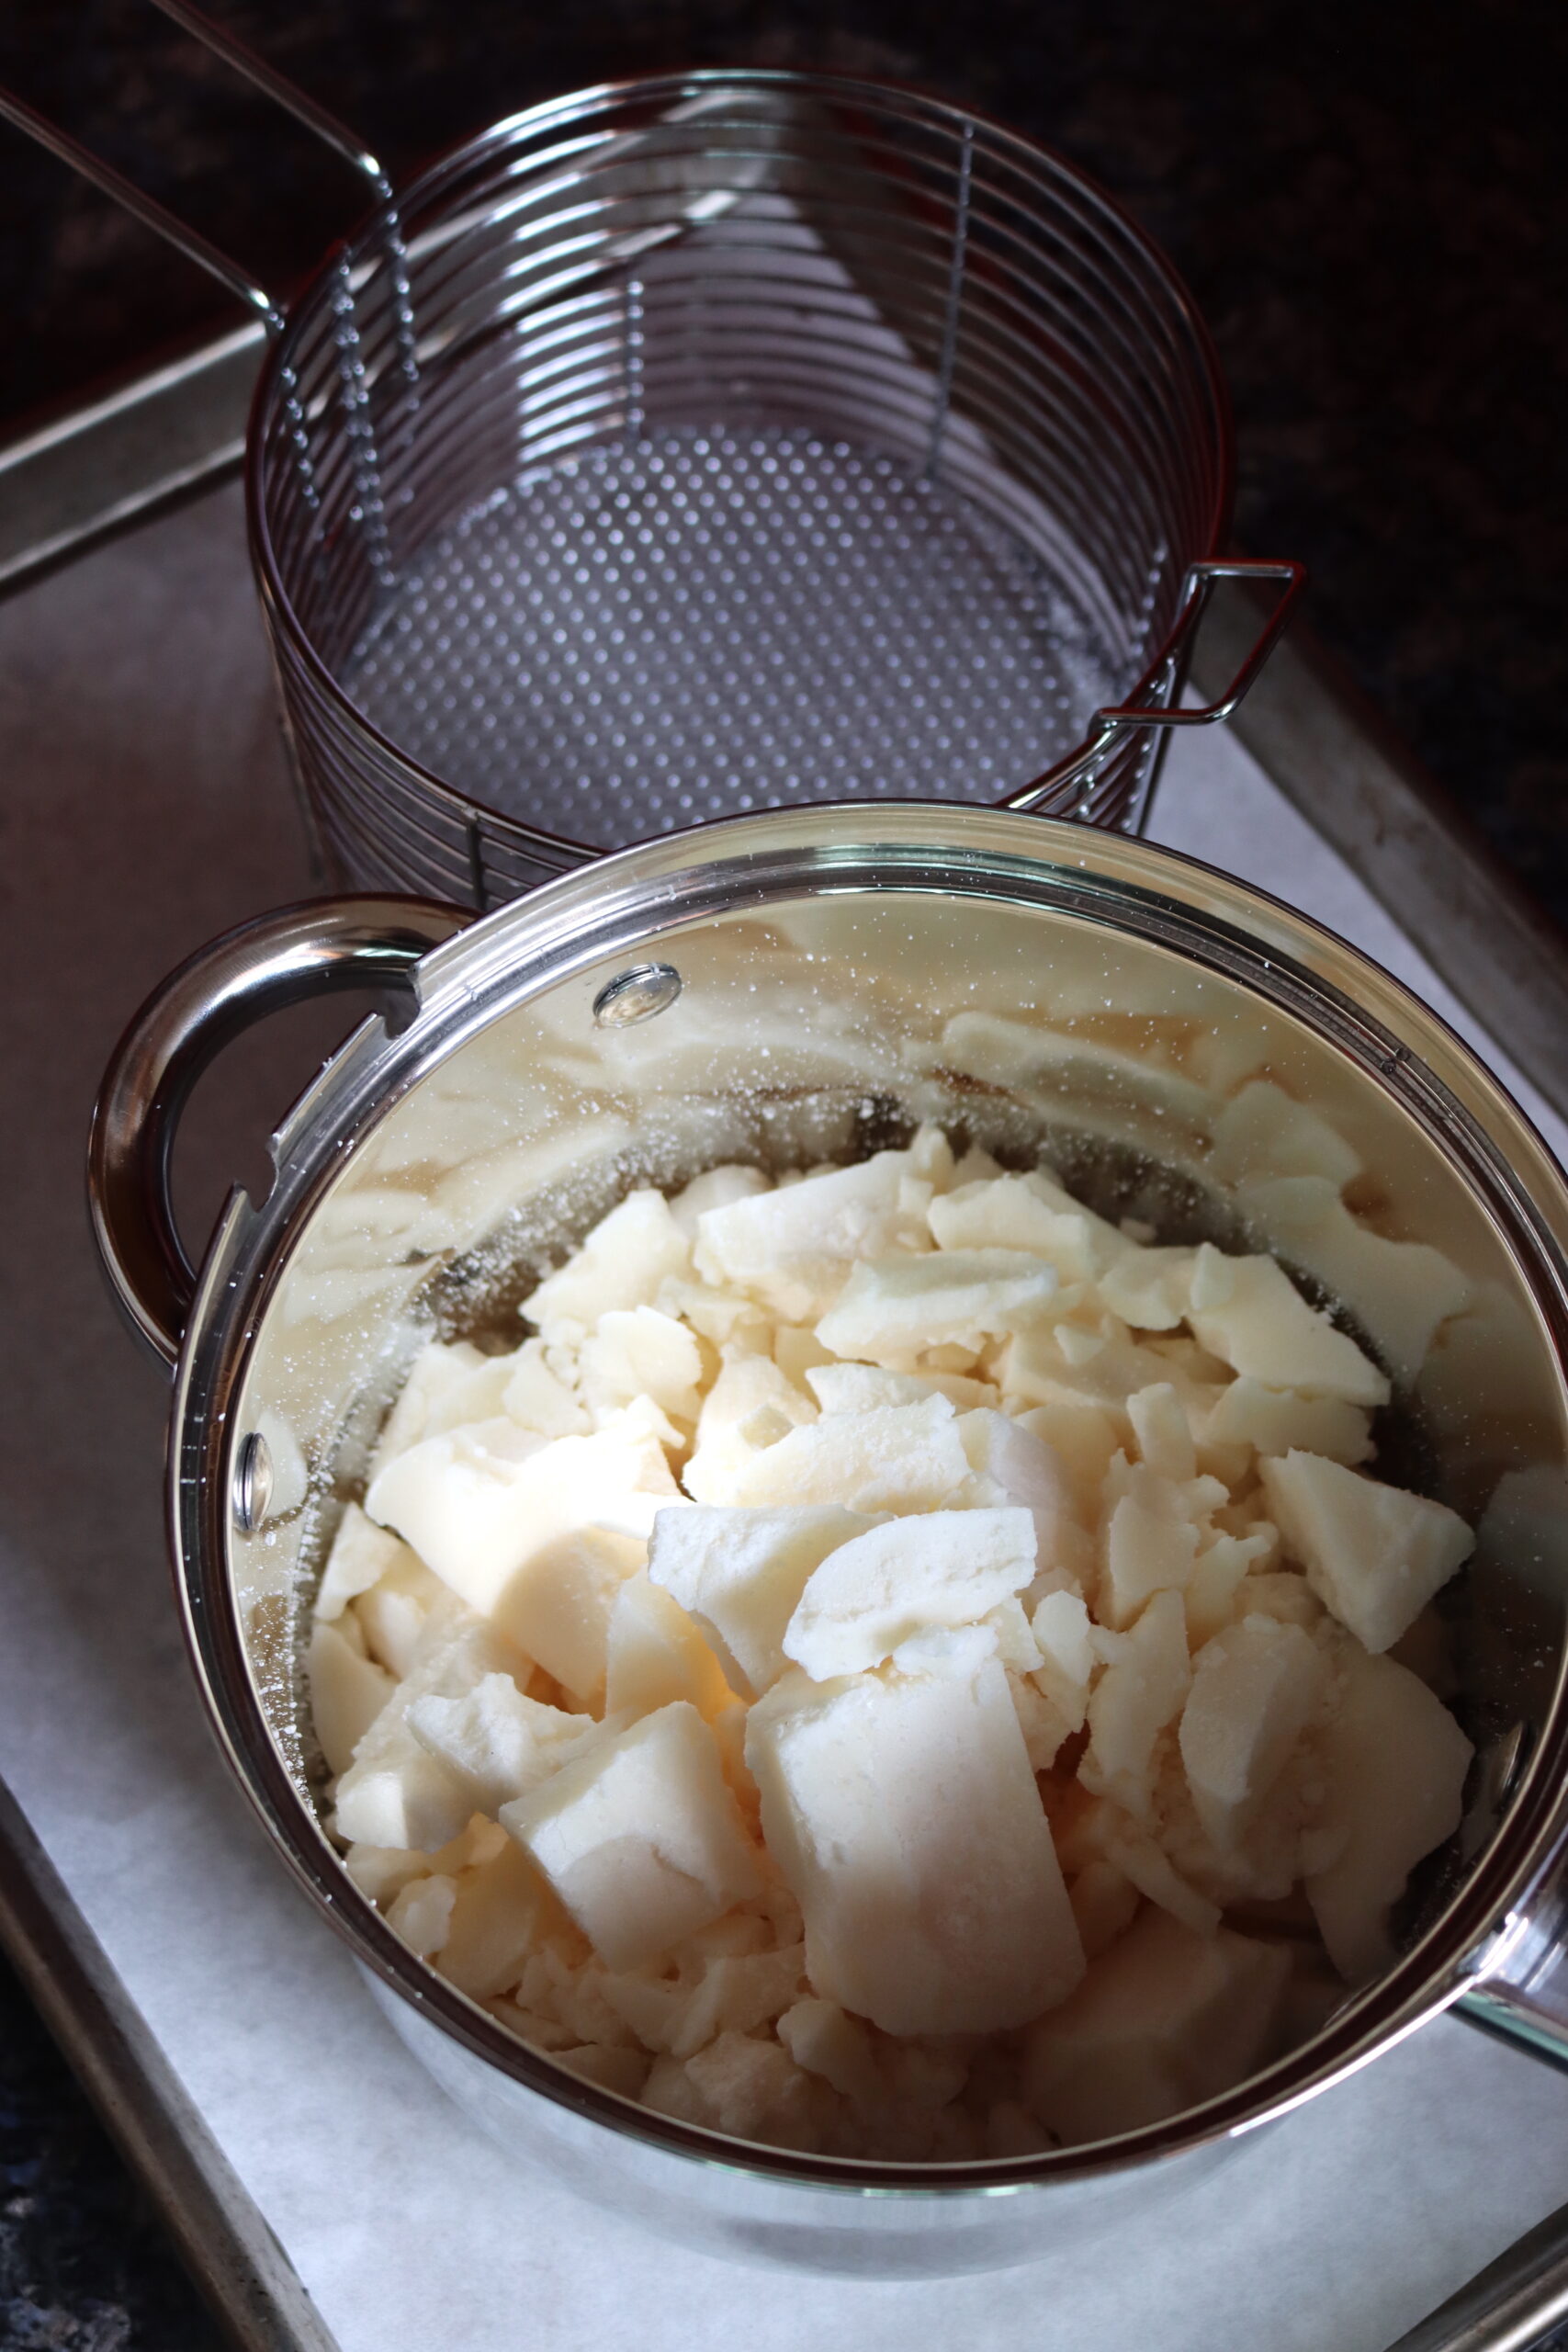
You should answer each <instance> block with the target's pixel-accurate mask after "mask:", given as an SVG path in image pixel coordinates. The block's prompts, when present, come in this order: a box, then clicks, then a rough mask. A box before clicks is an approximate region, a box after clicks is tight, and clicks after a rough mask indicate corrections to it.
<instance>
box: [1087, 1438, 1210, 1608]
mask: <svg viewBox="0 0 1568 2352" xmlns="http://www.w3.org/2000/svg"><path fill="white" fill-rule="evenodd" d="M1124 1478H1125V1488H1126V1490H1125V1492H1123V1493H1122V1495H1121V1496H1120V1498H1118V1500H1117V1501H1116V1503H1115V1505H1114V1506H1113V1508H1112V1510H1111V1516H1110V1518H1109V1519H1108V1520H1107V1521H1105V1524H1104V1531H1103V1535H1102V1539H1101V1551H1102V1573H1101V1575H1100V1596H1099V1599H1100V1620H1101V1622H1102V1623H1104V1624H1107V1625H1110V1626H1112V1627H1114V1628H1116V1629H1117V1630H1118V1631H1120V1630H1122V1628H1124V1627H1126V1626H1128V1625H1130V1624H1131V1623H1133V1621H1134V1618H1135V1617H1136V1616H1137V1615H1138V1613H1139V1611H1141V1610H1142V1609H1143V1607H1144V1605H1145V1602H1146V1601H1147V1600H1148V1599H1149V1596H1150V1595H1151V1594H1152V1593H1156V1592H1166V1591H1170V1592H1180V1591H1182V1590H1184V1589H1185V1588H1186V1586H1187V1585H1188V1583H1189V1582H1190V1578H1191V1575H1192V1569H1193V1566H1194V1563H1195V1562H1196V1560H1197V1557H1198V1530H1197V1528H1196V1527H1195V1526H1194V1525H1193V1523H1192V1521H1191V1520H1190V1517H1189V1516H1188V1513H1187V1511H1186V1509H1185V1507H1184V1504H1183V1498H1182V1495H1181V1491H1180V1489H1179V1487H1177V1486H1176V1485H1174V1484H1173V1482H1172V1481H1171V1480H1170V1479H1168V1478H1162V1477H1160V1476H1157V1474H1156V1472H1154V1471H1153V1470H1151V1469H1150V1468H1149V1467H1148V1465H1147V1464H1145V1463H1141V1462H1137V1463H1134V1464H1131V1465H1130V1466H1128V1467H1127V1468H1126V1470H1125V1472H1124ZM1108 1486H1109V1481H1108Z"/></svg>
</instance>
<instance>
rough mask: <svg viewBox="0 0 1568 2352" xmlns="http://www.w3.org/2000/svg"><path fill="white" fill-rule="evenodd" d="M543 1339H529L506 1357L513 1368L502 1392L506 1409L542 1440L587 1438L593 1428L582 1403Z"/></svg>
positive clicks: (504, 1408) (519, 1423)
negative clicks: (553, 1359)
mask: <svg viewBox="0 0 1568 2352" xmlns="http://www.w3.org/2000/svg"><path fill="white" fill-rule="evenodd" d="M548 1359H549V1351H548V1350H547V1348H546V1346H545V1343H544V1341H543V1340H524V1342H523V1345H522V1346H521V1347H520V1348H519V1349H518V1350H517V1351H516V1352H515V1354H513V1355H510V1356H508V1357H507V1358H506V1362H507V1363H508V1365H509V1366H510V1367H511V1369H510V1372H509V1374H508V1377H507V1383H506V1386H505V1388H504V1389H503V1390H502V1399H501V1403H502V1411H503V1412H504V1413H506V1414H507V1415H508V1417H509V1418H510V1419H513V1420H514V1421H515V1422H516V1423H517V1425H518V1427H519V1428H520V1429H525V1430H536V1432H537V1434H538V1435H539V1436H540V1437H583V1436H586V1434H587V1432H588V1429H589V1427H590V1423H589V1419H588V1415H587V1413H586V1411H585V1410H584V1408H583V1405H582V1400H581V1397H578V1396H577V1395H576V1394H575V1392H574V1391H573V1390H572V1389H571V1388H570V1386H569V1385H567V1383H566V1381H564V1380H563V1379H561V1378H560V1376H559V1374H558V1373H557V1372H556V1371H555V1370H554V1369H553V1368H552V1366H551V1364H550V1363H549V1360H548Z"/></svg>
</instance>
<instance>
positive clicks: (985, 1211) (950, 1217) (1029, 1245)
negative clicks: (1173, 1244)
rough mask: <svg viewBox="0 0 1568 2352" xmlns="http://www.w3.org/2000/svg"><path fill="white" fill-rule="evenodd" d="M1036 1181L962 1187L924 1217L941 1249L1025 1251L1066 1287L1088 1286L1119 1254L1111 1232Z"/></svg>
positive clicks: (999, 1180)
mask: <svg viewBox="0 0 1568 2352" xmlns="http://www.w3.org/2000/svg"><path fill="white" fill-rule="evenodd" d="M1062 1199H1063V1195H1062V1194H1061V1193H1058V1192H1057V1191H1056V1189H1055V1187H1054V1186H1050V1185H1047V1184H1046V1183H1045V1182H1043V1180H1042V1179H1041V1178H1040V1177H1038V1176H1033V1175H1029V1176H998V1177H995V1178H993V1179H992V1180H991V1181H990V1182H980V1183H976V1184H962V1185H960V1186H959V1187H958V1188H957V1189H956V1190H955V1191H953V1192H952V1193H947V1194H946V1195H945V1196H943V1197H941V1198H939V1199H937V1200H934V1201H933V1202H932V1203H931V1207H930V1208H929V1209H928V1210H927V1212H926V1214H927V1216H928V1218H929V1219H930V1222H931V1231H932V1233H933V1234H934V1235H935V1236H936V1239H937V1246H938V1247H939V1249H942V1250H1028V1251H1029V1252H1030V1254H1031V1255H1032V1257H1036V1258H1043V1260H1044V1261H1045V1263H1046V1264H1047V1265H1048V1266H1054V1267H1055V1270H1056V1272H1057V1274H1058V1276H1059V1277H1060V1279H1061V1280H1062V1281H1063V1282H1067V1283H1081V1282H1089V1281H1092V1280H1093V1278H1094V1277H1095V1275H1096V1274H1097V1273H1099V1272H1100V1270H1101V1268H1102V1267H1104V1266H1105V1265H1107V1264H1109V1263H1110V1261H1111V1259H1112V1258H1113V1257H1114V1256H1116V1255H1117V1254H1118V1245H1119V1237H1117V1236H1115V1235H1114V1229H1113V1228H1112V1227H1110V1226H1105V1225H1102V1224H1101V1221H1100V1218H1099V1217H1096V1216H1090V1215H1089V1211H1088V1210H1087V1209H1084V1208H1080V1207H1079V1206H1078V1205H1077V1203H1076V1202H1074V1203H1072V1204H1070V1205H1069V1206H1067V1207H1063V1205H1062Z"/></svg>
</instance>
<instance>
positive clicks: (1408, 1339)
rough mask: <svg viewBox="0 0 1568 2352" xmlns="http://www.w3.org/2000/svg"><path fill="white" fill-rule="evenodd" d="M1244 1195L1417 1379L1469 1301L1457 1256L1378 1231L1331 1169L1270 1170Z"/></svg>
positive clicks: (1276, 1238)
mask: <svg viewBox="0 0 1568 2352" xmlns="http://www.w3.org/2000/svg"><path fill="white" fill-rule="evenodd" d="M1240 1199H1241V1202H1242V1204H1243V1206H1244V1207H1245V1209H1246V1210H1247V1213H1248V1214H1249V1215H1250V1216H1254V1217H1256V1219H1257V1220H1258V1224H1259V1226H1260V1227H1261V1228H1262V1230H1263V1231H1264V1232H1265V1233H1267V1234H1268V1236H1269V1240H1270V1242H1271V1243H1272V1244H1273V1246H1274V1247H1275V1248H1276V1249H1277V1250H1282V1251H1283V1253H1284V1255H1285V1256H1286V1257H1287V1258H1290V1259H1291V1260H1292V1261H1293V1262H1294V1263H1295V1264H1297V1265H1299V1266H1303V1267H1304V1268H1305V1269H1306V1271H1307V1272H1308V1273H1309V1274H1315V1275H1316V1277H1317V1279H1318V1281H1319V1282H1320V1283H1324V1284H1325V1287H1326V1288H1327V1289H1329V1290H1330V1291H1332V1292H1333V1293H1334V1295H1335V1296H1336V1297H1337V1298H1343V1299H1346V1300H1348V1301H1349V1302H1350V1303H1351V1304H1352V1305H1353V1306H1354V1307H1355V1310H1356V1314H1357V1317H1358V1318H1359V1320H1360V1322H1362V1323H1363V1324H1364V1325H1365V1326H1366V1328H1367V1329H1368V1330H1369V1331H1370V1332H1371V1336H1372V1338H1373V1339H1374V1340H1376V1342H1377V1345H1378V1347H1379V1348H1380V1349H1381V1350H1382V1354H1383V1356H1384V1358H1385V1359H1386V1361H1387V1362H1388V1363H1391V1364H1392V1365H1393V1371H1394V1376H1395V1378H1396V1379H1398V1380H1401V1381H1405V1382H1411V1381H1414V1380H1415V1379H1416V1375H1417V1374H1418V1373H1419V1372H1420V1370H1421V1366H1422V1364H1423V1363H1425V1361H1426V1357H1427V1350H1428V1349H1429V1348H1430V1346H1431V1344H1432V1341H1433V1340H1434V1339H1435V1338H1436V1336H1437V1333H1438V1328H1439V1326H1440V1325H1441V1324H1443V1323H1445V1322H1446V1321H1447V1320H1448V1318H1449V1317H1450V1315H1458V1314H1461V1312H1462V1311H1463V1309H1464V1308H1465V1307H1466V1306H1469V1304H1470V1301H1471V1295H1472V1293H1471V1285H1470V1283H1468V1281H1467V1280H1466V1279H1465V1277H1464V1275H1463V1274H1461V1272H1460V1270H1459V1268H1458V1267H1457V1266H1456V1265H1455V1264H1454V1262H1453V1261H1452V1259H1451V1258H1445V1257H1444V1255H1443V1253H1442V1251H1441V1250H1433V1249H1431V1248H1430V1247H1429V1246H1428V1245H1427V1243H1426V1242H1422V1241H1391V1240H1389V1239H1388V1238H1387V1237H1386V1236H1385V1235H1383V1234H1381V1233H1374V1232H1372V1230H1371V1227H1368V1226H1366V1225H1363V1224H1362V1222H1361V1220H1360V1218H1359V1217H1357V1216H1352V1215H1351V1213H1350V1211H1349V1210H1348V1208H1347V1207H1346V1205H1345V1204H1344V1202H1343V1201H1342V1200H1341V1199H1340V1197H1339V1190H1338V1187H1337V1185H1336V1184H1334V1183H1332V1182H1329V1181H1328V1179H1327V1178H1325V1177H1322V1176H1280V1177H1274V1178H1270V1179H1269V1181H1268V1182H1262V1183H1254V1184H1248V1185H1247V1187H1246V1188H1245V1189H1244V1190H1243V1192H1242V1193H1241V1194H1240Z"/></svg>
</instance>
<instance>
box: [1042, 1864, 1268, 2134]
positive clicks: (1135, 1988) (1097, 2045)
mask: <svg viewBox="0 0 1568 2352" xmlns="http://www.w3.org/2000/svg"><path fill="white" fill-rule="evenodd" d="M1290 1976H1291V1955H1290V1951H1289V1950H1288V1948H1287V1947H1286V1946H1285V1945H1283V1944H1267V1943H1260V1942H1258V1941H1257V1940H1256V1939H1253V1938H1252V1937H1249V1936H1238V1935H1235V1934H1233V1933H1232V1932H1231V1931H1230V1929H1228V1928H1221V1929H1220V1930H1219V1931H1218V1933H1217V1934H1214V1935H1210V1936H1205V1935H1198V1934H1195V1933H1194V1931H1193V1930H1192V1929H1191V1928H1188V1927H1184V1926H1183V1925H1182V1923H1181V1922H1180V1921H1179V1919H1175V1918H1173V1917H1171V1916H1170V1914H1169V1913H1168V1912H1166V1911H1162V1910H1157V1909H1150V1910H1146V1911H1145V1912H1144V1914H1143V1915H1142V1917H1140V1918H1139V1919H1137V1920H1136V1921H1135V1922H1134V1925H1133V1926H1132V1927H1131V1928H1128V1930H1127V1932H1126V1933H1125V1934H1124V1935H1122V1936H1120V1937H1118V1938H1117V1939H1116V1940H1115V1942H1114V1943H1112V1944H1111V1947H1110V1949H1109V1950H1108V1951H1104V1952H1102V1953H1101V1954H1100V1957H1099V1958H1098V1959H1097V1960H1095V1961H1094V1962H1091V1964H1090V1966H1089V1974H1088V1975H1087V1976H1086V1978H1085V1979H1084V1982H1083V1983H1082V1985H1079V1987H1078V1989H1077V1992H1076V1993H1075V1994H1074V1995H1073V1996H1072V1998H1071V1999H1070V2000H1068V2001H1066V2002H1064V2003H1063V2005H1062V2007H1060V2008H1058V2009H1055V2010H1053V2011H1052V2012H1051V2014H1050V2015H1049V2016H1047V2017H1044V2018H1041V2020H1040V2022H1039V2024H1038V2025H1037V2026H1035V2028H1034V2030H1033V2031H1032V2033H1031V2034H1030V2036H1029V2038H1028V2042H1027V2045H1026V2054H1025V2058H1024V2069H1023V2087H1024V2096H1025V2097H1026V2098H1027V2099H1028V2102H1029V2105H1030V2107H1031V2108H1032V2109H1033V2111H1034V2113H1035V2114H1036V2115H1037V2116H1038V2117H1039V2119H1040V2120H1041V2122H1042V2123H1043V2124H1045V2125H1047V2126H1048V2127H1049V2128H1050V2130H1052V2131H1055V2132H1057V2133H1059V2134H1060V2136H1061V2138H1062V2140H1063V2141H1065V2142H1066V2143H1067V2144H1068V2145H1070V2146H1080V2145H1082V2144H1083V2143H1085V2142H1087V2141H1091V2140H1109V2139H1113V2138H1115V2136H1116V2135H1117V2134H1118V2133H1119V2132H1122V2131H1136V2130H1137V2129H1138V2128H1139V2126H1140V2125H1142V2124H1145V2123H1155V2122H1158V2121H1160V2120H1162V2119H1163V2118H1165V2117H1167V2116H1170V2115H1179V2113H1180V2112H1181V2110H1182V2109H1184V2108H1188V2107H1194V2106H1196V2105H1197V2104H1198V2102H1199V2101H1200V2100H1201V2099H1205V2098H1213V2096H1214V2094H1215V2093H1216V2092H1218V2091H1222V2090H1226V2089H1229V2088H1230V2086H1232V2085H1233V2084H1235V2083H1239V2082H1243V2081H1245V2080H1246V2078H1247V2075H1249V2074H1252V2073H1254V2072H1255V2071H1256V2070H1257V2069H1258V2067H1259V2066H1261V2065H1263V2064H1266V2063H1267V2062H1268V2060H1269V2058H1270V2057H1271V2056H1272V2055H1273V2044H1274V2041H1275V2038H1276V2036H1277V2034H1278V2032H1279V2030H1280V2017H1281V2011H1282V2007H1283V2004H1284V1999H1285V1996H1286V1991H1287V1988H1288V1986H1289V1983H1290Z"/></svg>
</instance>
